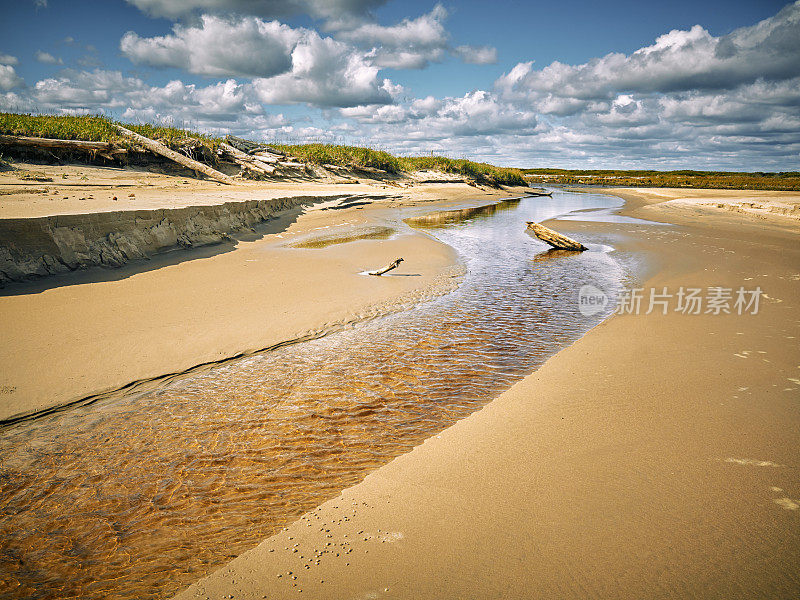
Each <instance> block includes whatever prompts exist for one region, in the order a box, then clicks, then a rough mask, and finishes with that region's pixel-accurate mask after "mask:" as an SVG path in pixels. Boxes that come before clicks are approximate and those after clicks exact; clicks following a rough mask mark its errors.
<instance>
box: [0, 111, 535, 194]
mask: <svg viewBox="0 0 800 600" xmlns="http://www.w3.org/2000/svg"><path fill="white" fill-rule="evenodd" d="M112 123H113V122H112V121H111V120H110V119H108V118H107V117H103V116H98V115H84V116H68V115H30V114H17V113H0V134H7V135H24V136H31V137H45V138H55V139H63V140H86V141H92V142H113V143H116V144H118V145H120V146H124V147H130V145H131V144H130V142H129V141H128V140H127V139H125V138H123V137H121V136H120V135H119V134H118V133H117V132H116V130H115V129H114V128H113V127H112ZM120 124H121V125H124V126H125V127H127V128H128V129H130V130H132V131H135V132H137V133H139V134H141V135H144V136H146V137H149V138H151V139H157V140H158V141H160V142H161V143H163V144H165V145H166V146H168V147H170V148H172V149H173V150H180V149H182V148H183V147H184V146H186V143H187V141H189V142H192V143H193V144H194V145H195V146H196V145H198V144H199V145H200V146H204V147H205V148H207V149H208V150H211V151H213V150H216V149H217V146H218V145H219V143H220V142H221V141H223V140H222V139H221V138H214V137H212V136H209V135H205V134H202V133H197V132H195V131H189V130H185V129H178V128H176V127H164V126H157V125H150V124H144V125H131V124H126V123H120ZM272 146H273V147H275V148H277V149H279V150H281V151H282V152H285V153H286V154H288V155H291V156H294V157H297V158H298V159H300V160H302V161H304V162H308V163H313V164H319V165H323V164H331V165H337V166H342V167H348V168H352V167H355V168H358V167H370V168H375V169H382V170H384V171H387V172H389V173H399V172H401V171H420V170H439V171H444V172H447V173H457V174H460V175H463V176H464V177H468V178H472V179H475V180H476V181H478V182H482V183H489V184H492V185H498V184H499V185H527V184H526V182H525V180H524V179H523V177H522V173H521V172H520V171H519V170H517V169H505V168H501V167H495V166H494V165H489V164H486V163H476V162H472V161H470V160H465V159H452V158H446V157H444V156H422V157H404V158H398V157H396V156H393V155H391V154H389V153H388V152H384V151H383V150H373V149H371V148H361V147H358V146H343V145H336V144H299V145H288V144H272ZM204 154H205V157H206V158H209V155H211V153H210V152H206V153H204ZM197 158H200V157H197Z"/></svg>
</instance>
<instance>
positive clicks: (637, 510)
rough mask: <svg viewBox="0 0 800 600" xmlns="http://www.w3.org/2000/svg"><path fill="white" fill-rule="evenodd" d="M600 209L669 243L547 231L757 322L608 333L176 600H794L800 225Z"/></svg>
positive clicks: (663, 210)
mask: <svg viewBox="0 0 800 600" xmlns="http://www.w3.org/2000/svg"><path fill="white" fill-rule="evenodd" d="M615 193H619V194H620V195H624V196H625V197H626V198H627V200H628V205H627V207H626V209H625V211H623V212H625V213H626V214H629V215H630V216H634V217H642V218H651V219H653V218H657V219H658V220H659V221H662V222H669V223H675V224H677V225H678V226H677V227H675V226H673V227H665V226H662V227H659V226H655V227H654V226H641V225H635V224H629V223H619V224H599V223H587V222H575V221H569V222H567V221H559V222H556V223H555V224H553V226H555V227H558V228H559V229H560V230H563V231H566V232H570V234H571V235H574V236H575V237H579V236H580V232H581V231H586V230H587V229H601V230H603V231H604V232H608V233H612V234H616V235H618V236H619V239H620V244H625V245H627V247H629V248H636V249H637V250H639V251H641V252H644V253H647V255H648V257H650V258H651V259H652V261H653V264H654V265H655V268H654V269H653V271H652V272H651V274H650V275H649V276H648V277H647V279H646V281H643V282H641V286H642V287H643V288H645V289H646V290H647V289H649V288H657V289H658V290H659V291H661V289H662V288H663V287H667V288H668V289H671V290H673V291H677V289H678V288H680V287H681V286H682V287H699V288H704V289H706V288H708V287H710V286H723V287H727V288H734V289H736V288H738V287H740V286H743V287H745V288H748V289H750V288H755V287H756V286H759V287H760V288H761V289H762V290H763V292H764V293H765V295H764V296H763V297H762V301H761V305H760V309H759V312H758V314H756V315H752V314H750V315H736V314H731V315H725V314H721V315H715V314H705V313H704V314H699V315H685V314H682V313H679V312H675V311H670V312H668V313H667V314H666V315H662V314H661V313H660V311H658V310H656V311H653V312H652V313H651V314H644V312H645V311H642V313H640V314H631V315H617V316H614V317H612V318H611V319H609V320H607V321H605V322H604V323H603V324H602V325H600V326H598V327H597V328H595V329H593V330H592V331H590V332H589V333H588V334H587V335H586V336H585V337H583V338H582V339H581V340H579V341H578V342H576V343H575V344H573V345H572V346H570V347H569V348H567V349H565V350H563V351H562V352H560V353H559V354H557V355H556V356H554V357H553V358H552V359H551V360H550V361H548V362H547V363H546V364H545V365H544V366H543V367H542V368H541V369H539V370H538V371H537V372H536V373H534V374H532V375H531V376H529V377H528V378H526V379H525V380H523V381H521V382H520V383H518V384H517V385H515V386H514V387H513V388H512V389H511V390H509V391H508V392H506V393H504V394H503V395H501V396H500V397H499V398H497V399H496V400H495V401H493V402H492V403H490V404H489V405H487V406H486V407H485V408H484V409H482V410H480V411H478V412H477V413H474V414H473V415H472V416H470V417H468V418H466V419H464V420H462V421H460V422H458V423H457V424H456V425H454V426H453V427H451V428H449V429H447V430H445V431H443V432H442V433H441V434H440V435H437V436H435V437H433V438H431V439H429V440H427V441H426V442H425V443H424V444H422V445H421V446H419V447H417V448H415V449H414V450H413V451H412V452H410V453H408V454H406V455H404V456H401V457H399V458H397V459H395V460H394V461H392V462H391V463H390V464H388V465H386V466H385V467H382V468H381V469H379V470H377V471H376V472H374V473H373V474H371V475H370V476H368V477H367V478H366V479H365V480H364V481H363V482H362V483H361V484H359V485H357V486H354V487H352V488H350V489H348V490H346V491H344V492H343V493H342V494H341V495H340V496H339V497H338V498H336V499H334V500H331V501H329V502H326V503H325V504H323V505H322V506H320V507H319V508H318V509H316V510H315V511H313V512H311V513H309V514H307V515H305V516H304V517H303V518H301V519H300V520H299V521H297V522H296V523H294V524H293V525H291V526H290V527H288V528H287V529H286V530H285V531H283V532H281V533H280V534H278V535H276V536H273V537H272V538H269V539H267V540H265V541H264V542H263V543H262V544H260V545H259V546H258V547H257V548H255V549H254V550H252V551H250V552H247V553H245V554H243V555H242V556H240V557H239V558H237V559H235V560H234V561H233V562H231V563H230V564H229V565H227V566H226V567H224V568H222V569H220V570H219V571H217V572H216V573H214V574H212V575H211V576H209V577H207V578H205V579H203V580H201V581H199V582H197V583H196V584H195V585H193V586H191V587H190V588H188V589H187V590H185V591H184V592H183V593H182V594H180V595H179V596H178V598H181V599H190V598H217V597H234V598H237V599H238V598H263V597H269V598H287V597H297V596H298V592H300V591H301V590H302V595H303V597H306V596H308V597H312V598H416V599H419V598H586V597H600V598H674V597H703V598H726V599H727V598H754V597H770V598H794V597H796V595H797V591H798V589H800V569H799V568H798V565H799V564H800V527H798V520H797V519H798V517H799V516H800V487H799V486H798V465H797V458H796V457H797V447H798V443H800V410H799V409H798V398H799V397H800V352H799V351H798V343H797V339H798V335H800V327H799V326H798V325H800V323H799V322H798V319H797V314H798V309H799V308H800V306H798V304H800V245H799V244H798V243H797V240H798V227H797V224H796V222H794V221H792V220H786V219H784V218H783V217H782V216H781V217H780V218H778V216H774V217H767V218H766V219H757V220H754V219H752V218H750V217H749V216H747V215H742V214H738V213H735V212H731V211H728V212H726V213H724V214H723V213H716V214H713V215H709V214H706V213H705V212H703V211H700V210H695V211H690V210H688V209H682V211H681V212H680V213H678V212H676V211H674V210H673V208H672V207H671V206H660V205H659V204H658V201H657V200H654V198H653V197H652V196H649V197H648V196H647V195H646V194H642V192H640V191H634V192H630V193H628V192H615ZM723 195H725V194H723Z"/></svg>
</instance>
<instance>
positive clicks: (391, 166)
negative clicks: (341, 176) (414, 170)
mask: <svg viewBox="0 0 800 600" xmlns="http://www.w3.org/2000/svg"><path fill="white" fill-rule="evenodd" d="M270 146H271V147H272V148H275V149H277V150H280V151H281V152H285V153H286V154H289V155H291V156H296V157H297V158H299V159H300V160H302V161H305V162H308V163H311V164H315V165H336V166H340V167H355V168H358V167H369V168H372V169H381V170H383V171H387V172H389V173H399V172H400V171H401V170H402V167H401V165H400V161H399V160H398V159H397V157H395V156H392V155H391V154H389V153H388V152H384V151H383V150H373V149H371V148H361V147H359V146H341V145H336V144H271V145H270Z"/></svg>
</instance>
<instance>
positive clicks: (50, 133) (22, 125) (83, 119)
mask: <svg viewBox="0 0 800 600" xmlns="http://www.w3.org/2000/svg"><path fill="white" fill-rule="evenodd" d="M113 123H114V121H112V120H111V119H108V118H107V117H104V116H100V115H79V116H71V115H30V114H18V113H0V134H3V135H22V136H28V137H42V138H52V139H58V140H84V141H88V142H112V143H114V144H117V145H119V146H121V147H130V145H131V142H130V141H129V140H128V139H126V138H124V137H123V136H121V135H120V134H119V133H118V132H117V130H116V129H115V128H114V127H113ZM118 125H122V126H124V127H126V128H128V129H130V130H131V131H135V132H136V133H138V134H141V135H143V136H146V137H149V138H151V139H155V140H158V141H159V142H161V143H162V144H164V145H166V146H168V147H169V148H172V149H180V148H182V147H184V146H186V145H187V144H190V145H193V146H198V145H201V146H205V147H206V148H208V149H209V150H212V151H213V150H216V148H217V146H218V145H219V140H216V139H215V138H213V137H212V136H210V135H204V134H202V133H197V132H195V131H188V130H186V129H179V128H177V127H168V126H163V125H150V124H147V123H146V124H143V125H141V124H138V125H136V124H128V123H118Z"/></svg>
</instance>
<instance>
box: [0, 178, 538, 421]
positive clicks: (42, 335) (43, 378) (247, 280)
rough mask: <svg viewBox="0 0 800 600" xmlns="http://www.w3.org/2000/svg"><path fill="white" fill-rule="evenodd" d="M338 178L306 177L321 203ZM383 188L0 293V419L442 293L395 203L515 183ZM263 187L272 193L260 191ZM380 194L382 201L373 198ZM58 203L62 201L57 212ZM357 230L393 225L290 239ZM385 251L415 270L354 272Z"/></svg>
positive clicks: (496, 194) (448, 280)
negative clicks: (365, 198)
mask: <svg viewBox="0 0 800 600" xmlns="http://www.w3.org/2000/svg"><path fill="white" fill-rule="evenodd" d="M199 185H208V184H207V183H202V184H199ZM250 187H252V188H253V189H250V190H245V191H243V192H242V193H246V194H248V198H250V199H252V197H253V196H254V195H256V196H257V195H258V194H265V195H269V194H268V193H266V192H264V191H263V190H261V191H259V189H257V186H250ZM262 187H266V188H271V187H278V188H280V190H279V191H280V193H282V194H285V193H286V191H285V188H287V187H289V186H287V184H279V185H278V186H262ZM344 187H346V186H342V185H330V186H327V187H325V186H322V185H317V186H316V187H315V192H314V193H317V194H320V197H321V198H322V199H323V200H325V198H326V197H327V196H331V195H340V194H342V193H343V190H342V189H341V188H344ZM347 187H352V186H347ZM384 187H388V186H382V185H378V184H376V185H371V186H370V185H367V184H359V186H358V188H359V189H358V190H356V191H358V193H360V194H363V195H366V194H368V193H369V194H371V195H372V197H373V201H372V203H371V204H368V205H365V206H363V205H362V206H357V205H356V203H353V206H352V207H349V208H344V209H337V210H321V208H325V206H324V205H322V206H320V205H318V206H312V207H311V208H310V209H309V210H306V211H305V212H304V213H303V214H299V213H300V211H299V210H296V211H294V212H297V213H298V214H294V213H293V212H292V211H289V212H286V211H284V212H283V213H281V215H278V218H277V219H271V220H267V221H265V222H264V223H263V224H261V225H257V226H256V227H257V228H258V230H260V231H258V232H257V233H255V234H250V232H245V233H244V234H239V235H234V236H233V239H232V240H230V241H229V242H223V243H221V244H216V245H209V246H204V247H200V248H194V249H190V250H177V251H170V252H165V253H161V254H156V255H154V256H152V258H151V259H150V260H147V261H133V262H131V263H129V264H126V265H124V266H122V267H118V268H114V269H101V268H92V269H89V270H85V271H73V272H70V273H66V274H63V275H55V276H51V277H47V278H44V279H40V280H34V281H32V282H29V283H21V284H12V285H11V286H9V287H8V288H6V289H4V290H2V293H1V294H0V318H2V319H3V321H4V323H8V324H9V325H8V326H7V328H6V331H5V332H4V333H5V338H4V341H5V343H4V345H3V347H2V348H0V364H2V367H0V386H2V389H3V390H4V393H3V396H2V398H3V402H2V403H1V404H0V423H5V424H8V423H10V422H15V421H18V420H21V419H28V418H32V417H34V416H37V415H40V414H46V413H49V412H52V411H54V410H59V409H61V408H64V407H67V406H71V405H75V404H84V403H88V402H93V401H96V400H98V399H100V398H106V397H109V396H113V395H115V394H119V393H130V392H133V391H134V390H138V389H142V388H146V387H147V385H149V384H151V383H153V382H157V381H160V380H163V379H165V378H170V377H174V376H180V374H182V373H188V372H194V371H196V370H197V369H201V368H204V367H205V366H208V365H213V364H218V363H220V362H224V361H227V360H230V359H232V358H236V357H240V356H243V355H248V354H252V353H256V352H261V351H264V350H267V349H269V348H273V347H276V346H278V345H282V344H286V343H293V342H295V341H302V340H305V339H312V338H314V337H319V336H321V335H324V334H326V333H327V332H330V331H335V330H336V329H338V328H341V327H342V326H346V325H347V324H348V323H352V322H355V321H359V320H362V319H366V318H371V317H374V316H377V315H380V314H386V313H388V312H392V311H394V310H398V309H399V308H402V307H403V306H404V305H408V304H409V303H416V302H421V301H425V300H426V299H429V298H433V297H435V296H438V295H441V294H444V293H447V292H448V291H450V290H452V289H454V286H455V285H457V282H458V278H459V277H460V273H461V270H462V267H460V266H459V265H460V263H459V261H458V259H457V257H456V256H455V254H454V252H453V251H452V249H450V248H449V247H447V246H445V245H444V244H442V243H441V242H439V241H438V240H435V239H433V238H432V237H430V236H428V235H426V234H424V233H421V232H416V231H414V230H413V229H411V228H410V227H408V226H406V225H405V224H404V223H402V222H400V221H399V220H398V217H397V215H398V214H399V211H400V210H401V209H402V210H403V211H406V212H407V213H408V214H409V215H412V214H423V213H425V212H426V211H430V210H439V209H442V208H447V207H461V206H467V205H474V204H479V203H487V202H494V201H499V200H500V199H501V198H503V197H508V196H509V195H510V194H517V195H522V194H523V192H524V190H522V189H514V188H508V189H505V190H490V191H486V190H478V189H476V188H474V187H471V186H468V185H465V184H429V185H419V186H413V187H410V188H408V189H404V190H401V191H398V190H396V189H391V190H389V191H388V192H387V191H386V190H384V189H382V188H384ZM292 188H293V190H294V192H295V193H299V192H301V191H305V189H306V186H305V185H304V184H293V186H292ZM222 192H224V195H223V196H219V195H217V196H215V198H216V202H217V203H219V202H221V201H225V200H226V199H227V197H228V196H229V195H230V190H222ZM267 192H269V189H267ZM273 192H274V193H278V192H275V190H272V192H269V193H273ZM347 192H348V193H349V192H354V190H347ZM159 193H160V194H162V196H163V197H162V196H158V195H157V194H155V195H153V196H152V197H148V198H146V199H145V200H144V202H143V205H164V204H169V203H170V202H172V203H173V204H179V205H180V206H184V205H186V204H187V198H188V199H189V200H190V201H191V198H194V195H193V193H191V192H189V191H182V192H181V194H180V197H179V198H177V199H176V198H175V197H173V196H170V194H172V193H174V192H170V191H169V190H167V191H165V190H163V189H162V190H161V191H160V192H159ZM137 194H139V196H142V194H141V193H140V192H137ZM164 194H166V196H164ZM312 195H313V194H312ZM380 196H385V197H386V199H385V200H375V199H374V198H376V197H380ZM398 196H400V197H398ZM159 198H161V199H159ZM6 199H7V198H6ZM138 200H139V199H137V201H138ZM205 202H209V198H208V197H206V198H205ZM137 207H138V205H137V206H134V207H133V208H137ZM71 208H72V205H71V204H68V205H67V206H66V207H65V210H69V209H71ZM38 210H39V209H34V212H36V211H38ZM290 213H291V214H290ZM0 214H2V211H0ZM31 214H34V213H31ZM37 214H38V213H37ZM97 214H103V213H102V211H101V212H100V213H97ZM90 216H91V215H90ZM73 218H76V217H73ZM370 227H384V228H387V229H391V230H392V231H393V232H394V233H393V234H392V235H391V236H389V237H388V239H369V238H367V239H360V240H355V241H348V239H347V236H345V239H344V240H342V241H348V243H346V244H345V243H339V244H333V245H330V246H328V247H327V248H326V249H325V250H324V251H320V250H319V249H316V248H313V247H312V248H302V247H301V248H294V247H292V244H291V242H292V241H298V240H303V241H308V240H313V239H314V238H315V237H320V236H324V235H325V234H326V233H329V232H331V231H342V232H344V231H347V232H350V233H353V232H356V233H357V232H358V231H361V230H364V231H368V230H369V229H370ZM397 256H403V257H404V258H405V259H406V263H405V264H404V266H403V267H404V268H403V269H401V271H407V272H409V273H413V274H416V275H419V276H418V277H393V276H384V277H381V278H375V277H364V276H361V275H359V273H360V272H362V271H364V270H366V269H369V268H377V267H379V266H381V265H383V264H385V263H387V262H389V261H391V260H393V259H394V258H397ZM298 299H300V300H299V303H298ZM87 317H89V318H87ZM6 392H8V393H6Z"/></svg>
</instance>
